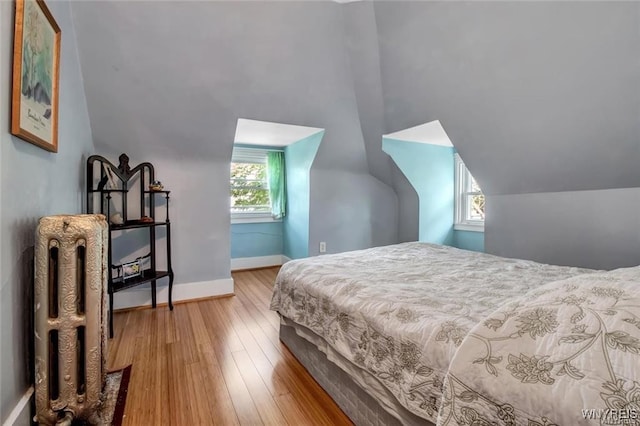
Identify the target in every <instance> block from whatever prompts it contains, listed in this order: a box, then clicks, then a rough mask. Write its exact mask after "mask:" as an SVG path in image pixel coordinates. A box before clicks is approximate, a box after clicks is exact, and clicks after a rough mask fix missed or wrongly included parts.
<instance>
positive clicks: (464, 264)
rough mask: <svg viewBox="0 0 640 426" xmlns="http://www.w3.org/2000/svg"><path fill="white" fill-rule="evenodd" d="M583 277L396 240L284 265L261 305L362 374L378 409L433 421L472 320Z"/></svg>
mask: <svg viewBox="0 0 640 426" xmlns="http://www.w3.org/2000/svg"><path fill="white" fill-rule="evenodd" d="M590 272H593V271H591V270H586V269H580V268H572V267H562V266H552V265H544V264H540V263H536V262H531V261H524V260H518V259H507V258H502V257H497V256H491V255H487V254H484V253H476V252H470V251H466V250H459V249H455V248H452V247H445V246H438V245H434V244H428V243H417V242H414V243H403V244H397V245H392V246H386V247H376V248H372V249H366V250H359V251H353V252H347V253H341V254H335V255H324V256H319V257H313V258H308V259H302V260H294V261H291V262H288V263H287V264H285V265H283V267H282V269H281V270H280V272H279V274H278V277H277V279H276V283H275V286H274V293H273V297H272V301H271V308H272V309H273V310H276V311H278V312H279V313H280V314H281V316H283V317H285V318H288V319H290V320H292V321H294V322H295V323H297V324H300V325H303V326H304V327H306V328H308V329H309V330H311V331H312V332H313V333H314V334H315V335H317V336H319V337H320V338H322V339H323V340H324V341H325V342H326V344H327V346H328V347H329V348H331V351H335V353H336V354H339V356H340V359H341V360H342V362H348V363H350V364H352V366H353V369H354V371H360V372H363V373H362V374H364V375H366V376H367V377H368V379H367V380H360V381H361V382H363V383H364V386H365V387H366V386H370V388H371V389H370V391H371V392H370V393H371V394H372V395H377V396H376V398H378V397H379V398H383V399H387V401H381V404H382V405H383V406H387V407H393V406H394V405H397V404H399V405H400V406H402V407H404V408H405V409H406V410H407V411H408V412H410V413H413V414H414V415H415V416H418V417H419V418H423V419H426V420H429V421H431V422H433V423H435V422H436V419H437V415H438V410H439V408H440V404H441V401H442V393H443V387H444V381H445V378H446V374H447V372H448V370H449V366H450V364H451V360H452V358H453V356H454V354H455V353H456V351H457V349H458V347H459V346H460V345H461V343H462V342H463V340H464V338H465V337H466V336H467V334H468V333H469V331H470V330H471V329H472V328H473V327H474V326H476V324H478V323H479V322H481V321H482V320H483V318H485V317H486V316H487V315H489V314H490V313H492V312H493V311H495V310H496V309H497V308H498V307H500V306H502V305H504V304H505V303H506V302H507V301H509V300H512V299H513V298H518V297H520V296H522V295H523V294H525V293H527V292H529V291H532V290H534V289H537V288H539V287H540V286H542V285H544V284H545V283H549V282H552V281H557V280H563V279H566V278H569V277H573V276H577V275H580V274H586V273H590ZM367 382H368V383H369V384H367ZM378 386H380V387H382V388H384V390H385V391H384V392H380V389H376V387H378ZM365 390H367V391H369V390H368V389H365Z"/></svg>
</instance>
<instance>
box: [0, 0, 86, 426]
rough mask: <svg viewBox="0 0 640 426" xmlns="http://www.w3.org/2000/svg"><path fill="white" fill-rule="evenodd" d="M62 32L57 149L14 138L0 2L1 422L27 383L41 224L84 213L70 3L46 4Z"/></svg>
mask: <svg viewBox="0 0 640 426" xmlns="http://www.w3.org/2000/svg"><path fill="white" fill-rule="evenodd" d="M47 4H48V6H49V8H50V9H51V12H52V14H53V16H54V17H55V19H56V21H57V22H58V25H60V27H61V29H62V42H61V45H62V55H61V62H60V105H59V106H60V116H59V117H60V118H59V152H58V153H57V154H52V153H49V152H46V151H44V150H42V149H40V148H37V147H36V146H34V145H31V144H29V143H27V142H24V141H22V140H21V139H18V138H15V137H12V136H11V135H10V134H9V132H8V130H7V129H9V127H10V126H9V116H10V114H9V111H11V99H10V93H11V74H12V73H11V67H12V52H13V46H12V41H13V21H14V11H13V8H14V4H13V3H12V2H0V52H1V55H2V56H0V99H2V105H3V107H2V108H0V110H2V111H3V113H2V114H0V129H1V130H0V159H1V160H0V161H1V164H0V173H1V184H0V185H1V188H2V193H1V197H0V202H1V206H2V209H1V210H0V235H1V236H2V238H1V239H0V240H1V246H0V247H1V251H0V257H1V261H0V277H1V280H0V285H1V287H0V320H1V321H0V345H1V347H0V421H4V420H5V419H6V417H7V415H8V414H9V413H10V411H11V410H12V409H13V407H14V406H15V405H16V403H17V402H18V400H19V399H20V398H21V397H22V395H23V394H24V392H25V391H26V390H27V387H28V386H29V383H30V373H29V370H30V365H29V364H30V363H29V358H28V356H27V354H29V353H30V346H31V340H32V338H33V334H32V331H31V330H30V329H29V327H30V326H31V320H30V315H31V310H32V308H31V307H32V288H33V283H32V280H33V263H32V262H33V244H34V233H35V226H36V222H37V219H38V218H39V217H41V216H47V215H51V214H61V213H79V212H80V209H81V206H82V200H83V194H84V174H83V173H84V161H85V160H86V158H87V156H88V155H90V154H91V153H92V152H93V150H94V147H93V143H92V139H91V128H90V125H89V116H88V112H87V106H86V100H85V95H84V89H83V85H82V74H81V70H80V63H79V61H78V55H77V48H76V39H75V34H74V28H73V22H72V18H71V10H70V7H69V3H68V2H62V1H60V2H48V3H47Z"/></svg>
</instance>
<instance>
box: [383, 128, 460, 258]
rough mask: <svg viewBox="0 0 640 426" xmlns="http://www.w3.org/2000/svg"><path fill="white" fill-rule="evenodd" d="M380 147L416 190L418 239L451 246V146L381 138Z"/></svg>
mask: <svg viewBox="0 0 640 426" xmlns="http://www.w3.org/2000/svg"><path fill="white" fill-rule="evenodd" d="M382 149H383V151H384V152H386V153H387V154H389V155H390V156H391V158H393V161H395V163H396V164H397V165H398V167H399V168H400V170H402V172H403V173H404V175H405V176H406V177H407V179H408V180H409V182H410V183H411V185H412V186H413V187H414V189H415V190H416V192H417V193H418V198H419V208H420V212H419V226H418V239H419V240H420V241H425V242H429V243H436V244H446V245H453V244H454V232H453V208H454V207H453V199H454V195H453V191H454V158H453V154H454V152H455V151H454V149H453V147H447V146H441V145H430V144H425V143H417V142H408V141H401V140H397V139H388V138H383V139H382Z"/></svg>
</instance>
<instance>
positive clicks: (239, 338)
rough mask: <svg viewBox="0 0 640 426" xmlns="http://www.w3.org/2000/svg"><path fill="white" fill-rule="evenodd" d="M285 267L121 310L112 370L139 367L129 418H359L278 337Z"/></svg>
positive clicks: (135, 421)
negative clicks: (178, 299)
mask: <svg viewBox="0 0 640 426" xmlns="http://www.w3.org/2000/svg"><path fill="white" fill-rule="evenodd" d="M277 272H278V268H269V269H262V270H254V271H243V272H236V273H233V278H234V280H235V292H236V296H234V297H228V298H221V299H210V300H203V301H198V302H192V303H184V304H178V305H175V308H174V310H173V312H171V311H169V309H168V308H167V307H159V308H158V309H145V310H135V311H129V312H122V313H116V314H115V316H114V331H115V337H114V338H113V339H112V340H110V341H109V343H110V347H109V351H110V353H109V368H110V369H117V368H121V367H124V366H126V365H129V364H131V365H132V369H131V380H130V384H129V392H128V396H127V403H126V409H125V417H124V423H123V424H124V425H136V426H137V425H211V424H220V425H237V424H242V425H262V424H264V425H286V424H290V425H350V424H351V422H350V421H349V419H348V418H347V417H346V416H345V414H344V413H343V412H342V411H341V410H340V408H339V407H338V406H337V405H336V404H335V403H334V402H333V400H332V399H331V398H330V397H329V396H328V395H327V394H326V393H325V392H324V390H322V388H321V387H320V386H319V385H318V384H317V383H316V382H315V381H314V380H313V379H312V378H311V376H310V375H309V373H307V371H306V370H305V369H304V367H302V366H301V365H300V364H299V363H298V361H297V360H296V359H295V358H294V357H293V355H291V353H290V352H289V350H288V349H287V348H286V347H285V346H284V345H283V344H282V343H281V342H280V340H279V338H278V328H279V320H278V316H277V314H276V313H275V312H272V311H270V310H269V301H270V298H271V287H272V285H273V282H274V280H275V276H276V274H277Z"/></svg>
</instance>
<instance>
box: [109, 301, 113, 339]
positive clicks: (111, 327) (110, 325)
mask: <svg viewBox="0 0 640 426" xmlns="http://www.w3.org/2000/svg"><path fill="white" fill-rule="evenodd" d="M109 338H110V339H113V291H109Z"/></svg>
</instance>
